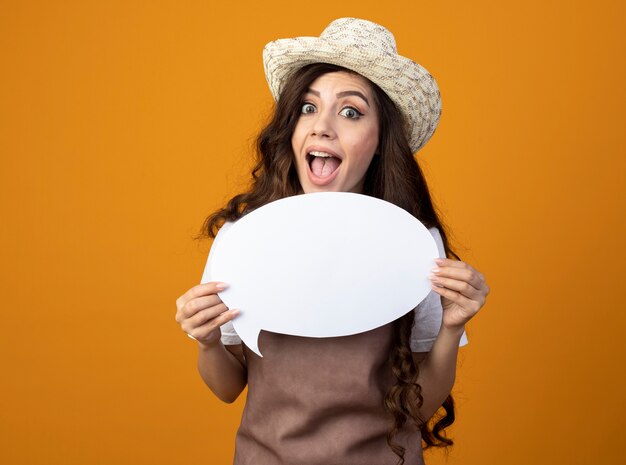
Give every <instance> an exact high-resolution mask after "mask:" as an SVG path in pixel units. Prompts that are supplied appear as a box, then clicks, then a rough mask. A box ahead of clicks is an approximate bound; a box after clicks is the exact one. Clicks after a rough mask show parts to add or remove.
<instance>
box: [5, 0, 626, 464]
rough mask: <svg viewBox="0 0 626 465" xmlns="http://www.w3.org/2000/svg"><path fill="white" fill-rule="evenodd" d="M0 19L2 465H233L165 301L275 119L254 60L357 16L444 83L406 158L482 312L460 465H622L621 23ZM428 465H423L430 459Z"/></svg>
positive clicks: (82, 11)
mask: <svg viewBox="0 0 626 465" xmlns="http://www.w3.org/2000/svg"><path fill="white" fill-rule="evenodd" d="M227 3H228V6H224V5H222V4H212V3H211V2H202V1H187V2H174V1H170V2H167V1H160V2H147V1H146V2H138V1H132V2H128V1H106V2H103V1H100V2H95V1H94V2H84V1H61V2H32V1H14V2H8V1H6V0H4V1H2V2H0V66H1V73H0V155H1V157H2V158H1V160H2V168H1V169H0V186H1V187H0V188H1V189H2V195H1V197H0V205H1V209H2V211H1V215H2V216H1V218H2V220H1V224H2V225H1V226H0V234H1V237H0V240H1V244H2V247H1V250H2V252H1V253H2V260H1V262H2V275H1V286H2V305H3V312H2V325H1V328H2V329H1V334H0V357H1V360H0V362H1V366H2V373H1V375H0V378H1V381H0V389H1V401H2V405H1V411H0V462H1V463H6V464H13V465H18V464H110V463H116V464H120V465H123V464H135V465H136V464H178V463H215V464H222V463H223V464H226V463H229V462H230V461H231V457H232V453H233V448H234V435H235V431H236V428H237V424H238V421H239V415H240V413H241V409H242V407H243V399H240V400H238V401H237V402H236V403H235V404H234V405H224V404H221V403H220V402H219V401H218V400H216V399H215V398H214V397H213V396H212V395H211V394H210V392H209V391H208V390H207V389H206V388H205V387H204V385H203V383H202V381H201V379H200V378H199V376H198V375H197V372H196V368H195V363H196V359H195V356H196V349H195V345H194V343H193V342H192V341H190V340H189V339H187V338H186V337H185V336H184V334H183V333H182V332H181V331H180V329H179V327H178V326H177V324H176V323H175V321H174V312H175V307H174V300H175V299H176V298H177V297H178V296H179V295H180V294H182V293H183V292H184V291H185V290H186V289H187V288H189V287H191V286H192V285H194V284H196V283H197V282H198V280H199V279H200V276H201V273H202V269H203V265H204V261H205V257H206V253H207V251H208V247H209V244H208V243H206V242H205V243H201V244H199V243H197V242H194V241H193V240H192V236H193V235H194V234H195V233H196V232H197V230H198V228H199V226H200V224H201V222H202V220H203V218H204V217H205V215H207V214H208V213H209V212H211V211H212V210H213V209H214V208H216V207H217V206H219V205H220V204H222V203H223V202H224V201H225V200H226V199H227V198H228V196H229V195H232V194H234V193H236V192H237V191H239V190H240V189H241V188H242V186H243V185H244V183H245V182H246V179H247V171H248V169H249V166H250V161H249V152H250V150H249V146H250V142H251V140H252V139H253V137H254V135H255V133H256V131H257V130H258V129H259V127H260V125H261V124H262V122H263V121H264V120H265V118H266V117H267V114H268V111H269V108H270V103H271V100H270V94H269V92H268V90H267V88H266V84H265V80H264V75H263V69H262V63H261V49H262V47H263V45H264V44H265V43H266V42H268V41H270V40H272V39H276V38H281V37H293V36H296V35H318V34H319V33H320V32H321V31H322V29H323V28H324V27H325V26H326V24H328V22H330V20H332V19H334V18H336V17H341V16H357V17H364V18H367V19H371V20H374V21H377V22H379V23H381V24H383V25H385V26H387V27H388V28H389V29H391V30H392V31H393V32H394V33H395V35H396V39H397V42H398V44H399V49H400V52H401V53H402V54H404V55H406V56H409V57H412V58H414V59H416V60H417V61H419V62H420V63H422V64H423V65H424V66H426V67H427V68H428V69H429V70H430V71H431V72H432V73H433V74H434V76H435V77H436V78H437V80H438V82H439V85H440V88H441V92H442V97H443V107H444V108H443V117H442V120H441V124H440V126H439V129H438V130H437V132H436V134H435V136H434V138H433V139H432V141H431V142H430V143H429V144H427V146H426V147H425V148H424V150H423V151H422V152H420V155H419V158H420V160H422V161H423V165H424V169H425V170H426V173H427V176H428V179H429V181H430V184H431V186H432V191H433V193H434V195H435V197H436V199H437V201H438V204H439V206H440V208H441V210H442V212H443V213H444V217H445V219H446V220H447V222H448V224H449V225H450V226H451V228H452V230H453V231H454V233H455V243H456V245H457V250H458V251H459V252H460V253H461V256H462V257H463V258H464V259H465V260H466V261H467V262H469V263H471V264H473V265H475V266H476V267H477V268H478V269H480V270H481V271H482V272H484V273H485V275H486V276H487V277H488V282H489V284H490V285H491V287H492V289H493V292H492V294H491V296H490V297H489V301H488V304H487V306H486V307H485V308H484V310H483V311H482V312H481V314H480V315H479V316H478V317H477V318H476V319H475V320H474V321H473V322H472V323H471V325H470V326H469V328H468V331H469V336H470V339H471V343H470V345H469V346H468V347H467V348H466V349H464V350H463V353H462V356H461V362H460V371H459V380H458V383H457V386H456V387H455V393H456V396H457V399H458V404H459V414H458V420H457V423H456V424H455V426H454V428H453V430H452V433H453V436H454V438H455V440H456V446H455V447H454V448H453V449H452V451H451V452H450V454H449V457H448V459H447V460H448V461H447V463H451V464H464V465H472V464H483V465H484V464H503V463H506V464H509V465H515V464H529V463H532V464H554V463H564V464H565V463H567V464H591V463H593V464H596V463H615V462H616V461H617V460H618V457H620V456H621V457H623V456H624V454H623V451H622V448H623V446H622V443H623V441H624V439H625V438H624V431H625V426H626V425H625V420H624V417H625V414H626V411H625V407H624V392H625V391H626V386H625V384H626V383H625V380H624V376H625V375H624V363H625V355H626V354H625V344H624V343H623V340H624V336H623V333H624V327H625V324H626V317H625V316H624V315H625V311H624V300H623V299H624V292H623V286H624V264H625V263H626V261H625V258H626V257H625V254H624V247H623V241H624V237H626V234H625V228H624V217H625V212H624V199H625V198H626V195H625V184H626V183H625V179H624V177H625V176H624V174H625V171H626V170H625V166H624V155H625V153H626V151H625V140H626V137H625V131H624V128H625V124H624V123H625V121H624V119H625V118H624V108H626V99H625V90H624V88H625V86H624V83H625V82H626V72H625V67H626V61H625V60H624V57H625V56H626V53H625V52H626V51H625V47H624V42H625V40H624V35H623V32H622V31H623V28H622V26H623V19H624V17H625V15H624V13H625V12H624V6H623V2H619V1H617V0H615V1H608V0H596V1H593V2H592V1H567V2H566V1H564V0H562V1H560V2H554V1H545V0H543V1H540V0H527V1H524V2H515V3H507V2H497V1H486V0H476V1H473V2H416V1H414V0H413V1H407V2H365V1H343V2H337V1H335V0H333V1H318V2H314V3H312V4H306V5H304V4H303V5H299V4H294V3H292V2H285V3H284V4H279V3H278V2H265V3H263V4H262V5H258V4H257V5H254V6H253V5H247V4H244V3H238V2H227ZM445 462H446V459H445V455H444V454H442V453H439V452H438V453H434V454H431V455H429V463H430V464H442V463H445Z"/></svg>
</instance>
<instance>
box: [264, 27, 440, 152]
mask: <svg viewBox="0 0 626 465" xmlns="http://www.w3.org/2000/svg"><path fill="white" fill-rule="evenodd" d="M312 63H330V64H333V65H337V66H342V67H344V68H347V69H350V70H352V71H355V72H357V73H359V74H360V75H362V76H364V77H366V78H367V79H369V80H370V81H372V82H373V83H375V84H376V85H378V86H379V87H380V88H381V89H382V90H383V91H384V92H385V93H386V94H387V95H388V96H389V97H390V98H391V100H392V101H393V102H394V103H395V104H396V106H397V107H398V109H399V110H400V112H401V113H402V115H403V116H404V119H405V125H406V134H407V137H408V141H409V145H410V146H411V150H412V151H413V152H417V151H418V150H419V149H420V148H421V147H422V146H423V145H424V144H425V143H426V142H427V141H428V139H430V137H431V136H432V135H433V133H434V132H435V129H436V128H437V124H438V123H439V117H440V116H441V96H440V95H439V88H438V87H437V83H436V82H435V79H434V78H433V77H432V76H431V75H430V73H429V72H428V71H427V70H426V69H425V68H424V67H423V66H421V65H419V64H417V63H415V62H414V61H413V60H410V59H409V58H405V57H403V56H401V55H398V50H397V48H396V41H395V38H394V36H393V34H392V33H391V32H389V31H388V30H387V29H385V28H384V27H382V26H380V25H378V24H376V23H372V22H371V21H366V20H363V19H357V18H340V19H336V20H335V21H333V22H332V23H330V24H329V25H328V27H327V28H326V29H324V31H323V32H322V34H321V35H320V36H319V37H295V38H292V39H278V40H275V41H272V42H270V43H268V44H267V45H266V46H265V48H264V49H263V64H264V67H265V77H266V78H267V83H268V84H269V87H270V91H271V92H272V95H273V96H274V100H278V98H279V97H280V94H281V91H282V88H283V85H284V84H285V82H286V81H287V79H288V78H289V76H291V74H292V73H293V72H294V71H296V70H298V69H299V68H302V67H303V66H306V65H309V64H312Z"/></svg>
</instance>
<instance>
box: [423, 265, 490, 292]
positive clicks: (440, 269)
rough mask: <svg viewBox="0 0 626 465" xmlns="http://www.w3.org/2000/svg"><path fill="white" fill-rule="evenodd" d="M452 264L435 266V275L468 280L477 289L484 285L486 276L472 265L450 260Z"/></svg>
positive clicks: (433, 271)
mask: <svg viewBox="0 0 626 465" xmlns="http://www.w3.org/2000/svg"><path fill="white" fill-rule="evenodd" d="M449 262H450V263H451V264H450V265H446V266H444V265H441V266H436V267H434V268H433V269H432V270H431V271H432V273H433V275H434V276H437V277H447V278H453V279H457V280H460V281H466V282H468V283H470V284H471V285H472V286H474V287H475V288H476V289H480V288H481V287H483V284H484V283H485V277H484V276H483V275H482V273H479V272H478V271H476V270H475V269H474V268H472V267H471V266H470V265H468V264H467V263H464V262H460V261H458V260H449Z"/></svg>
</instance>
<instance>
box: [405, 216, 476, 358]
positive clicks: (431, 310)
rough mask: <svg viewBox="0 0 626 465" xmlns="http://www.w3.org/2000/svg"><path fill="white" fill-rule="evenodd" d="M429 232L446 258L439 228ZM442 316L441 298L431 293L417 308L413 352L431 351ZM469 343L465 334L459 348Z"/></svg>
mask: <svg viewBox="0 0 626 465" xmlns="http://www.w3.org/2000/svg"><path fill="white" fill-rule="evenodd" d="M429 231H430V233H431V234H432V235H433V238H434V239H435V242H436V243H437V248H438V249H439V256H440V257H441V258H443V257H445V256H446V252H445V249H444V247H443V240H442V239H441V234H440V233H439V230H438V229H437V228H430V229H429ZM442 314H443V308H442V306H441V296H440V295H439V294H437V293H436V292H435V291H430V292H429V293H428V295H427V296H426V298H425V299H424V300H422V301H421V302H420V303H419V305H418V306H417V307H416V308H415V320H414V322H413V330H412V332H411V350H412V351H413V352H429V351H430V349H431V348H432V346H433V343H434V342H435V339H437V334H439V328H440V327H441V317H442ZM467 342H468V341H467V335H466V334H465V332H464V333H463V336H461V341H460V343H459V346H464V345H466V344H467Z"/></svg>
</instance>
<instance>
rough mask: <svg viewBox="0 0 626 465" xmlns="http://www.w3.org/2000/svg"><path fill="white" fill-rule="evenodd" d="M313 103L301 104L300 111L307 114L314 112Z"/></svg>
mask: <svg viewBox="0 0 626 465" xmlns="http://www.w3.org/2000/svg"><path fill="white" fill-rule="evenodd" d="M315 110H316V108H315V105H313V104H312V103H308V102H307V103H305V104H303V105H302V108H301V109H300V112H301V113H302V114H307V113H315Z"/></svg>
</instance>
